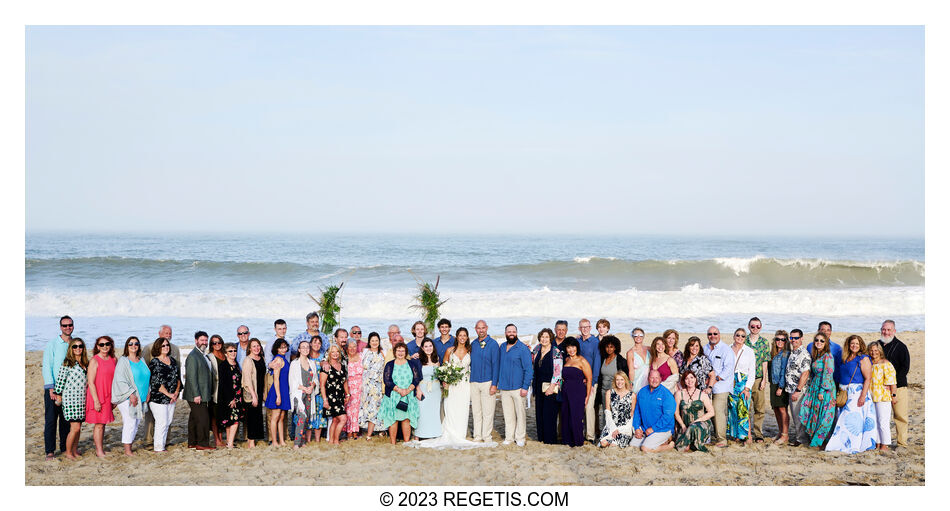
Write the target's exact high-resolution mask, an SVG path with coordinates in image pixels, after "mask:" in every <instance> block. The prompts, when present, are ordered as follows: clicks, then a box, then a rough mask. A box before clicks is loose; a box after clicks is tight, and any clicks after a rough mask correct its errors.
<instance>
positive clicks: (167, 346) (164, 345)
mask: <svg viewBox="0 0 950 511" xmlns="http://www.w3.org/2000/svg"><path fill="white" fill-rule="evenodd" d="M162 347H163V348H171V346H170V345H168V344H162Z"/></svg>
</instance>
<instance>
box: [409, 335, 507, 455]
mask: <svg viewBox="0 0 950 511" xmlns="http://www.w3.org/2000/svg"><path fill="white" fill-rule="evenodd" d="M452 358H454V359H455V361H456V362H459V363H460V364H461V365H462V367H463V368H464V369H465V370H466V376H465V378H464V379H462V381H460V382H458V383H456V384H454V385H450V386H449V395H448V396H446V398H445V399H444V400H442V406H443V411H444V412H445V417H444V418H443V419H442V436H440V437H438V438H430V439H428V440H422V441H415V442H406V445H410V446H412V447H424V448H430V449H475V448H478V447H494V446H496V445H498V444H497V443H496V442H472V441H471V440H467V439H466V438H465V433H466V431H467V430H468V410H469V405H470V404H471V400H472V399H471V397H472V387H471V383H469V377H468V374H469V373H470V372H469V368H470V367H471V365H472V359H471V357H469V354H468V353H466V354H465V358H463V359H462V360H459V359H458V357H457V356H455V353H452Z"/></svg>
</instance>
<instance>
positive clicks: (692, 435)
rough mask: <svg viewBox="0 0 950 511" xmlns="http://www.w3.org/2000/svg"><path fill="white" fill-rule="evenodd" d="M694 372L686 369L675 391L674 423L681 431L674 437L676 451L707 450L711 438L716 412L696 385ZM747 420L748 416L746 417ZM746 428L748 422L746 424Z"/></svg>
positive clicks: (707, 396) (710, 401)
mask: <svg viewBox="0 0 950 511" xmlns="http://www.w3.org/2000/svg"><path fill="white" fill-rule="evenodd" d="M697 383H698V381H697V379H696V373H694V372H693V371H692V370H690V369H687V370H686V372H685V373H683V376H682V377H681V378H680V387H682V388H680V389H679V390H677V391H676V415H675V418H676V423H677V424H678V425H679V430H680V431H682V433H680V435H679V436H678V437H677V438H676V450H678V451H690V450H693V451H702V452H709V451H707V449H706V444H707V443H708V442H709V439H710V438H712V431H713V425H712V420H710V419H712V418H713V415H714V414H715V413H716V412H715V410H714V409H713V404H712V400H711V399H709V395H707V394H706V393H705V392H703V391H702V390H700V389H699V387H697V386H696V384H697ZM746 422H748V417H747V418H746ZM746 429H747V430H748V424H746Z"/></svg>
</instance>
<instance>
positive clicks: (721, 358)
mask: <svg viewBox="0 0 950 511" xmlns="http://www.w3.org/2000/svg"><path fill="white" fill-rule="evenodd" d="M706 338H707V339H709V344H707V345H706V346H704V347H703V352H704V353H706V356H707V357H709V361H710V362H712V367H713V370H712V371H711V372H710V373H709V381H708V382H707V385H708V386H707V387H706V390H707V391H708V390H709V389H712V395H713V410H715V412H716V414H715V415H714V416H713V424H715V426H716V447H725V446H726V445H727V444H726V410H727V409H728V408H729V393H730V392H732V387H733V377H734V376H735V368H736V355H735V353H734V352H733V351H732V348H730V347H729V346H727V345H726V343H724V342H721V341H722V336H721V335H720V333H719V328H718V327H715V326H711V327H709V329H707V330H706Z"/></svg>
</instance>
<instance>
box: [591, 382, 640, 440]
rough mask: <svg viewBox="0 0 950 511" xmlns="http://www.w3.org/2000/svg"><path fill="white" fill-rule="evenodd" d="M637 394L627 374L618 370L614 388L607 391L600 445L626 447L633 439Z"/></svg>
mask: <svg viewBox="0 0 950 511" xmlns="http://www.w3.org/2000/svg"><path fill="white" fill-rule="evenodd" d="M636 401H637V396H636V394H634V393H633V389H632V388H631V387H630V379H629V378H627V374H626V373H623V372H618V373H616V374H615V375H614V378H613V388H612V389H610V390H608V391H607V396H606V398H605V399H604V430H603V432H601V435H600V446H601V447H607V446H608V445H616V446H617V447H620V448H624V447H627V446H628V445H630V440H631V439H633V409H634V407H635V405H636Z"/></svg>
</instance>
